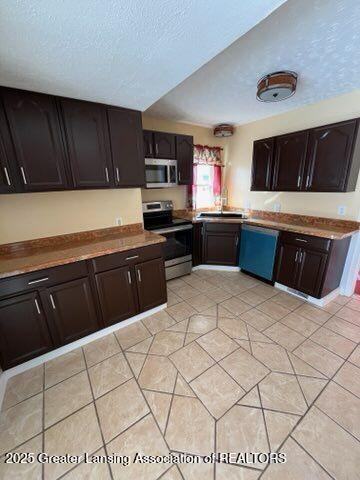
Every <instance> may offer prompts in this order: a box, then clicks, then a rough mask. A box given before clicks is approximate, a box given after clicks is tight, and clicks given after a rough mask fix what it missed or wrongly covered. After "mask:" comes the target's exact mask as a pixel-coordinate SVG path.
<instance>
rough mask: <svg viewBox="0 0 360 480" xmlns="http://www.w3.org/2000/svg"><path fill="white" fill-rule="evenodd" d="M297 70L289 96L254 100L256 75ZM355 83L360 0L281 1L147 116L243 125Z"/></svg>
mask: <svg viewBox="0 0 360 480" xmlns="http://www.w3.org/2000/svg"><path fill="white" fill-rule="evenodd" d="M283 69H288V70H294V71H296V72H298V74H299V79H298V89H297V92H296V94H295V95H294V96H293V97H291V98H290V99H288V100H284V101H283V102H279V103H270V104H265V103H261V102H258V101H257V100H256V98H255V94H256V84H257V81H258V79H259V78H260V77H261V76H262V75H264V74H266V73H269V72H273V71H277V70H283ZM359 87H360V1H359V0H288V2H286V3H284V4H283V5H282V6H281V7H280V8H279V9H277V10H276V11H274V12H273V13H272V14H271V15H270V16H268V17H267V18H266V19H265V20H263V21H262V22H261V23H259V24H258V25H257V26H256V27H254V28H253V29H252V30H251V31H249V32H248V33H247V34H245V35H244V36H242V37H241V38H239V39H238V40H237V41H236V42H235V43H234V44H232V45H231V46H230V47H228V48H227V49H226V50H224V51H223V52H222V53H220V54H219V55H218V56H217V57H215V58H214V59H213V60H211V61H210V62H209V63H207V64H206V65H204V66H203V67H202V68H200V69H199V70H198V71H197V72H195V73H194V74H193V75H191V76H190V77H189V78H187V79H186V80H185V81H184V82H183V83H182V84H180V85H179V86H177V87H176V88H175V89H173V90H172V91H171V92H169V93H168V94H167V95H165V96H164V97H163V98H161V99H160V100H159V101H158V102H157V103H155V104H154V105H153V106H152V107H151V108H150V109H149V110H148V111H147V112H146V113H148V114H150V115H153V116H164V117H167V118H171V119H174V120H178V121H186V122H191V123H199V124H204V125H212V124H216V123H220V122H231V123H235V124H241V123H247V122H251V121H254V120H257V119H260V118H265V117H269V116H272V115H277V114H279V113H282V112H285V111H288V110H292V109H294V108H297V107H299V106H302V105H306V104H309V103H314V102H317V101H320V100H322V99H325V98H328V97H334V96H337V95H340V94H342V93H346V92H349V91H351V90H354V89H356V88H359Z"/></svg>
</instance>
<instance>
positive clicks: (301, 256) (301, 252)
mask: <svg viewBox="0 0 360 480" xmlns="http://www.w3.org/2000/svg"><path fill="white" fill-rule="evenodd" d="M302 259H303V251H302V250H301V251H300V258H299V263H301V262H302Z"/></svg>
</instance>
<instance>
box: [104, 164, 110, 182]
mask: <svg viewBox="0 0 360 480" xmlns="http://www.w3.org/2000/svg"><path fill="white" fill-rule="evenodd" d="M105 177H106V181H107V183H109V170H108V168H107V167H105Z"/></svg>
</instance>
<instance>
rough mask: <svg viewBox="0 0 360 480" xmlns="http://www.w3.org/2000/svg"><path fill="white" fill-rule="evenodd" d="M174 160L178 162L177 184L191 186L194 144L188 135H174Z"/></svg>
mask: <svg viewBox="0 0 360 480" xmlns="http://www.w3.org/2000/svg"><path fill="white" fill-rule="evenodd" d="M176 158H177V161H178V182H179V184H180V185H191V184H192V182H193V163H194V142H193V137H191V136H190V135H176Z"/></svg>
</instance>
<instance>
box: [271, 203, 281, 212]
mask: <svg viewBox="0 0 360 480" xmlns="http://www.w3.org/2000/svg"><path fill="white" fill-rule="evenodd" d="M273 211H274V212H280V211H281V203H278V202H277V203H274V205H273Z"/></svg>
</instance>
